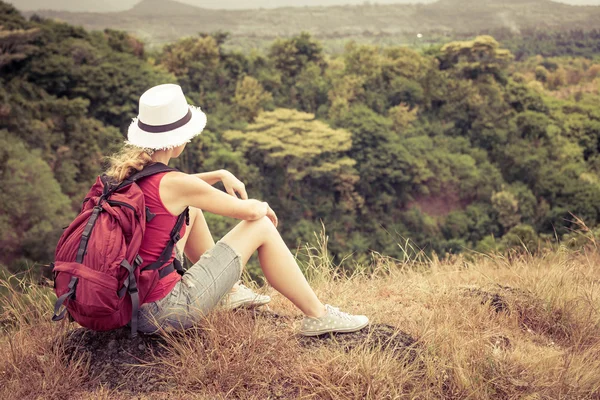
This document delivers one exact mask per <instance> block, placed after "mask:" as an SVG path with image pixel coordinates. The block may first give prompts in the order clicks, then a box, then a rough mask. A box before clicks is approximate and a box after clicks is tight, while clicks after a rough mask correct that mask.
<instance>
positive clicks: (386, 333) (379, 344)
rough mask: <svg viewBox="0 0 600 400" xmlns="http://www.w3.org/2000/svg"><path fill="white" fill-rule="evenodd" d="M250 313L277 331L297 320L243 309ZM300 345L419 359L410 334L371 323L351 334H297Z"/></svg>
mask: <svg viewBox="0 0 600 400" xmlns="http://www.w3.org/2000/svg"><path fill="white" fill-rule="evenodd" d="M238 312H247V313H250V314H251V315H252V316H253V317H254V318H260V319H262V320H266V321H268V322H269V323H270V324H272V325H273V326H274V327H275V328H279V329H284V328H285V329H288V328H289V327H291V326H292V325H294V323H299V322H300V321H299V319H298V318H293V317H288V316H285V315H280V314H277V313H273V312H270V311H266V310H262V309H254V310H240V311H238ZM297 337H298V342H299V343H300V346H302V347H304V348H306V349H314V348H318V347H322V346H328V347H337V348H342V349H344V351H350V350H352V349H355V348H359V347H362V348H368V349H371V350H376V351H384V352H391V353H392V354H393V355H394V356H395V357H396V358H399V359H402V360H405V361H407V362H413V361H414V360H415V359H416V356H417V354H416V349H415V347H416V343H417V341H416V339H414V338H413V337H412V336H410V335H409V334H408V333H405V332H402V331H400V330H398V329H397V328H395V327H393V326H391V325H386V324H370V325H369V326H368V327H366V328H365V329H362V330H360V331H358V332H352V333H327V334H324V335H319V336H310V337H307V336H301V335H297Z"/></svg>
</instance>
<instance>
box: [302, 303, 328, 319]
mask: <svg viewBox="0 0 600 400" xmlns="http://www.w3.org/2000/svg"><path fill="white" fill-rule="evenodd" d="M325 314H327V309H326V308H325V306H324V305H323V304H321V305H319V306H317V307H315V308H314V309H311V310H310V311H309V312H307V313H305V315H306V316H307V317H311V318H321V317H322V316H324V315H325Z"/></svg>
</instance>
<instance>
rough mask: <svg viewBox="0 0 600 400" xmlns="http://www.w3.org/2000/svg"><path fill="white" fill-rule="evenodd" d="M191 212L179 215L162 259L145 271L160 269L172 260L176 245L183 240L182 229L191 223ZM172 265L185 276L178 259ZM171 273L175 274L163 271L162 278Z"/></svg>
mask: <svg viewBox="0 0 600 400" xmlns="http://www.w3.org/2000/svg"><path fill="white" fill-rule="evenodd" d="M189 212H190V209H189V208H186V209H185V211H183V212H182V213H181V214H179V217H177V222H176V223H175V226H174V227H173V229H171V233H170V235H169V242H168V243H167V246H166V247H165V249H164V250H163V252H162V253H161V255H160V257H158V260H156V261H155V262H153V263H152V264H149V265H147V266H145V267H144V268H143V270H144V271H146V270H148V271H152V270H155V269H159V268H160V267H162V266H163V265H165V263H166V262H167V261H169V259H170V258H171V255H172V254H173V248H174V247H175V243H177V242H178V241H179V239H181V234H180V232H181V227H182V226H183V224H185V223H187V222H188V221H189ZM172 265H173V267H172V268H173V269H175V270H176V271H177V272H178V273H179V274H180V275H183V268H182V266H181V263H180V262H179V260H177V259H175V260H173V264H172ZM167 268H169V269H170V268H171V265H169V266H167V267H165V269H167ZM171 272H173V270H169V271H168V272H163V271H162V270H161V271H160V273H161V274H160V277H161V278H162V277H164V276H166V275H168V274H169V273H171Z"/></svg>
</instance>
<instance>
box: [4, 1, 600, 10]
mask: <svg viewBox="0 0 600 400" xmlns="http://www.w3.org/2000/svg"><path fill="white" fill-rule="evenodd" d="M139 1H140V0H103V1H97V0H77V1H73V0H11V1H9V3H12V4H13V5H14V6H15V7H17V8H18V9H19V10H22V11H35V10H57V11H71V12H81V11H87V12H109V11H124V10H128V9H130V8H131V7H133V6H134V5H135V4H137V3H138V2H139ZM180 1H181V2H182V3H185V4H191V5H193V6H196V7H202V8H212V9H228V10H231V9H238V10H244V9H258V8H280V7H327V6H336V5H356V4H363V3H364V2H365V0H252V1H251V2H249V1H248V0H180ZM435 1H436V0H374V1H371V3H378V4H400V3H404V4H407V3H412V4H416V3H420V4H422V3H434V2H435ZM496 1H500V2H501V1H502V0H496ZM554 1H556V2H559V3H566V4H573V5H600V0H554Z"/></svg>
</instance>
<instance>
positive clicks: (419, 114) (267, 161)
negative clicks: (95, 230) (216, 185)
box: [0, 2, 600, 265]
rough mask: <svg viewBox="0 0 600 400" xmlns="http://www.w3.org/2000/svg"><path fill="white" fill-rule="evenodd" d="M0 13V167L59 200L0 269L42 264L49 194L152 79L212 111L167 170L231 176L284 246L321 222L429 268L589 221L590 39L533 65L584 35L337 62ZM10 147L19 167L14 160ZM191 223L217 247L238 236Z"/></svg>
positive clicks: (91, 159) (599, 146)
mask: <svg viewBox="0 0 600 400" xmlns="http://www.w3.org/2000/svg"><path fill="white" fill-rule="evenodd" d="M442 3H443V4H442ZM448 4H449V3H447V2H441V3H440V5H438V6H440V7H442V6H443V7H446V8H445V10H447V9H448V7H449V6H448ZM511 4H512V3H511ZM0 5H1V7H2V9H3V10H4V12H3V13H2V14H0V25H1V26H2V28H1V30H0V63H1V64H2V65H1V66H0V68H2V74H1V75H0V83H1V85H0V129H1V130H3V131H4V132H5V133H3V135H4V136H3V140H5V141H7V143H8V144H7V145H6V149H9V148H10V149H13V150H11V151H12V153H10V157H9V156H8V155H7V156H6V159H4V158H3V159H2V162H3V163H4V162H5V161H6V162H8V161H7V160H13V161H11V163H12V164H11V165H15V166H18V167H19V168H23V171H24V172H23V174H24V175H15V178H14V179H17V176H29V175H28V174H31V169H30V166H35V168H36V170H39V171H40V176H43V177H44V182H50V183H47V185H49V186H48V187H47V186H44V185H46V184H41V183H40V185H39V188H43V189H44V190H45V191H48V192H49V193H52V196H51V198H52V199H53V200H52V202H53V204H60V205H61V206H60V207H58V206H56V207H55V208H54V211H53V212H51V213H50V214H48V217H47V219H46V220H43V221H44V222H43V223H42V222H39V224H41V225H39V224H38V222H36V223H34V224H33V225H31V226H37V225H35V224H38V225H39V228H35V229H38V230H39V231H40V232H41V234H40V236H39V237H40V238H44V239H43V240H42V241H39V242H36V243H37V244H35V243H33V242H27V241H25V239H24V238H25V235H26V233H25V232H26V231H29V229H30V228H29V227H28V228H27V229H25V231H23V233H22V235H21V236H19V237H18V238H17V239H14V238H13V239H14V240H13V239H11V240H13V241H12V242H11V244H10V246H12V247H10V248H11V250H10V252H6V254H5V255H4V256H3V257H1V258H0V262H4V263H5V261H6V258H7V257H8V258H10V259H15V258H23V257H25V258H30V259H32V260H33V261H40V262H48V261H49V260H50V258H51V257H50V255H49V250H48V249H49V248H50V247H51V244H50V242H51V240H50V239H49V238H50V236H51V235H52V234H53V233H52V232H54V231H53V229H55V228H56V227H59V226H63V225H62V222H61V221H62V219H63V218H64V215H67V214H64V215H63V214H61V213H60V212H59V208H61V209H62V207H63V206H62V205H63V204H64V201H65V198H69V199H70V207H69V206H67V207H66V209H67V210H68V211H69V212H73V211H74V210H76V209H77V206H78V204H79V202H80V201H81V196H82V195H83V193H84V192H85V190H86V189H87V188H88V187H89V186H90V184H91V182H92V181H93V178H94V177H95V175H97V174H98V173H99V172H100V171H101V170H102V157H103V156H104V155H107V154H108V153H111V152H112V151H114V149H116V148H117V147H118V146H119V144H120V143H121V142H122V139H123V137H124V136H123V135H124V134H125V132H126V129H127V127H128V125H129V123H130V120H131V118H132V117H133V116H135V114H136V111H137V104H136V103H137V100H138V98H139V96H140V95H141V94H142V93H143V92H144V91H145V90H146V89H147V88H149V87H151V86H153V85H155V84H157V83H165V82H177V83H179V84H180V85H181V86H182V87H183V89H184V91H185V93H186V95H187V96H188V99H189V101H190V102H191V103H194V104H196V105H200V106H201V107H202V108H203V109H204V111H205V112H206V113H207V115H208V116H209V119H208V124H207V128H206V129H205V131H204V132H203V134H202V135H200V136H199V138H198V139H195V140H194V141H192V142H191V143H190V144H189V145H188V146H187V148H186V151H185V152H184V154H183V155H182V156H181V157H180V158H179V159H177V160H173V164H174V165H176V166H178V167H179V168H181V169H182V170H184V171H188V172H201V171H207V170H215V169H221V168H225V169H228V170H230V171H231V172H233V173H234V174H235V175H236V176H238V177H239V178H240V179H241V180H242V181H244V182H245V183H246V186H247V188H248V190H249V194H250V196H251V197H254V198H260V199H263V200H265V201H268V202H269V203H270V204H271V205H272V207H273V208H274V209H275V211H276V212H277V213H278V215H279V217H280V221H281V222H282V223H281V232H282V234H283V236H284V238H285V240H286V242H287V243H289V245H290V246H297V245H301V244H304V243H306V242H310V241H312V238H313V232H314V231H318V230H320V228H321V223H322V222H324V223H325V225H326V226H327V228H328V231H329V234H330V239H329V251H330V252H331V254H332V256H333V257H338V258H340V257H343V256H344V255H346V254H349V253H352V254H353V255H354V257H355V258H356V259H357V260H366V259H368V257H369V254H370V252H371V251H377V252H380V253H384V254H387V255H389V256H392V257H398V258H402V257H404V256H405V255H406V249H404V248H403V247H402V246H398V243H404V242H405V241H406V240H407V239H410V240H412V242H413V243H415V248H416V249H422V250H423V252H424V253H425V254H431V253H434V252H435V253H438V254H440V255H442V256H443V255H444V254H446V253H457V252H461V251H464V250H465V249H478V250H483V251H493V250H506V251H509V250H510V249H511V248H523V245H525V247H526V248H528V249H535V248H537V246H538V245H539V243H541V242H543V241H544V240H560V239H561V238H563V237H564V238H565V239H566V240H568V241H569V243H575V242H574V241H573V240H571V239H572V235H573V230H574V229H577V228H578V226H579V225H578V224H579V222H578V221H580V220H578V219H577V218H580V219H581V220H582V221H584V223H585V224H586V225H587V226H589V228H590V230H594V229H598V227H599V226H600V205H598V202H597V199H598V198H599V197H600V180H599V179H598V173H600V139H599V138H600V113H599V111H598V107H597V104H598V101H599V100H600V65H599V64H598V63H597V61H594V54H596V53H594V50H593V45H592V44H593V42H594V40H596V39H594V38H595V37H596V36H594V35H595V33H593V32H592V33H585V34H583V36H581V37H580V39H576V36H577V34H576V33H574V32H571V33H565V32H563V33H560V34H559V33H556V34H552V35H550V36H548V41H546V42H544V43H546V44H545V45H544V46H546V45H547V46H550V44H548V43H550V42H552V43H553V44H552V45H551V46H550V47H549V50H550V51H549V52H548V55H550V54H551V55H555V54H556V55H564V54H568V49H567V47H569V46H573V45H574V46H577V45H578V44H577V43H583V42H585V43H587V45H586V46H587V47H585V46H584V47H582V49H584V50H585V51H584V50H582V52H584V53H585V54H582V55H584V56H585V58H573V57H547V56H542V55H535V56H531V57H528V56H526V55H528V54H529V53H528V52H529V51H533V50H532V49H536V48H537V47H535V43H534V42H535V41H536V40H537V39H539V37H540V36H539V35H542V34H541V33H539V32H537V31H536V32H537V33H535V34H534V35H532V36H531V37H530V38H529V39H526V36H523V37H522V38H520V39H518V40H517V39H516V38H515V37H514V36H512V35H509V34H508V33H506V32H498V35H497V37H496V38H494V37H492V36H489V35H480V36H476V37H474V38H473V37H465V38H463V39H465V40H460V41H450V42H448V40H446V43H445V44H443V45H439V46H433V47H430V48H428V49H425V50H424V51H417V50H414V49H410V48H407V47H402V46H397V45H394V46H375V45H369V44H365V43H364V42H363V43H347V44H345V46H344V47H343V50H342V51H341V53H340V54H339V55H337V56H334V55H328V54H326V52H325V50H324V46H323V44H322V42H320V41H318V40H316V39H315V38H314V37H312V36H311V35H309V34H307V33H303V34H300V35H297V36H292V37H283V38H280V39H277V40H276V41H274V42H273V43H271V44H270V45H269V46H268V48H267V49H266V51H264V52H258V51H246V52H244V53H242V52H239V51H234V50H228V48H227V43H228V41H229V40H231V39H230V37H229V35H228V34H227V33H223V32H216V33H212V34H207V33H202V34H199V35H196V36H189V37H184V38H181V39H179V40H178V41H176V42H173V43H170V44H168V45H166V46H165V47H164V48H162V49H161V50H159V51H154V52H149V51H148V50H147V49H146V48H145V47H144V45H143V44H142V43H141V42H140V41H139V40H137V39H136V38H134V37H132V36H130V35H128V34H125V33H123V32H120V31H115V30H105V31H102V32H87V31H86V30H84V29H82V28H78V27H73V26H70V25H67V24H64V23H58V22H53V21H49V20H44V19H42V18H39V17H34V18H31V19H30V20H26V19H24V18H22V17H21V16H20V15H19V14H18V13H17V12H16V11H14V9H13V8H12V6H9V5H6V4H5V3H0ZM378 7H379V6H378ZM381 7H382V9H383V8H384V7H383V6H381ZM436 7H437V6H436ZM478 7H479V6H478ZM481 7H483V8H485V7H487V6H485V5H484V6H481ZM511 7H512V6H511ZM515 7H516V6H515ZM477 10H479V11H481V10H480V8H477ZM379 11H381V10H379ZM379 11H377V12H379ZM479 11H478V12H479ZM481 12H483V11H481ZM482 30H483V29H482ZM569 38H570V39H569ZM563 39H565V40H566V39H568V40H566V42H564V43H563V42H561V40H563ZM561 43H563V44H561ZM588 45H589V46H588ZM552 46H554V47H552ZM511 49H512V50H513V51H512V52H511V51H510V50H511ZM519 49H520V50H519ZM523 49H525V50H523ZM515 53H516V54H515ZM532 54H533V53H532ZM544 54H546V53H544ZM515 56H516V58H515ZM6 132H8V133H6ZM17 148H18V149H21V150H19V151H22V152H26V153H27V154H29V155H28V156H27V157H30V158H32V160H30V161H27V162H26V163H25V164H24V163H22V162H17V161H16V156H15V154H16V153H14V152H15V151H17V150H14V149H17ZM4 154H9V153H8V150H5V153H4ZM33 158H35V159H36V160H37V161H35V162H34V161H33ZM2 165H3V168H6V167H4V165H8V164H6V163H4V164H2ZM15 168H16V167H15ZM28 171H29V172H28ZM44 171H46V172H44ZM48 171H50V172H48ZM2 173H3V175H2V176H3V177H6V176H8V175H7V174H6V173H5V171H4V170H2ZM48 174H50V176H48ZM50 178H51V179H50ZM5 179H8V178H5ZM10 179H13V178H10ZM19 179H21V178H19ZM22 179H25V178H22ZM31 179H33V177H32V178H31ZM7 182H8V181H7ZM11 182H12V181H11ZM19 182H20V181H19ZM56 185H58V187H60V190H59V191H58V192H56V190H55V189H56ZM32 190H33V189H32ZM36 190H37V189H36ZM40 190H41V189H40ZM19 193H21V194H19ZM19 193H17V194H16V195H14V196H17V197H18V196H26V195H31V196H38V194H36V193H37V192H36V191H29V192H28V191H27V190H26V189H23V192H19ZM65 196H66V197H65ZM32 201H33V200H32ZM2 207H3V208H2V216H3V217H2V218H4V219H3V220H2V221H3V222H2V223H3V224H5V225H4V226H8V225H6V224H13V223H14V222H11V221H13V219H14V218H17V219H18V218H22V214H19V213H18V212H17V210H18V207H17V208H15V209H14V210H13V207H11V206H10V205H7V204H3V205H2ZM32 215H35V214H32ZM36 218H37V217H36ZM207 219H208V221H209V223H210V224H211V226H212V227H213V228H214V234H215V236H216V238H217V239H218V238H219V236H220V235H222V234H224V233H225V232H226V231H227V229H229V228H230V227H231V226H232V225H233V223H234V221H230V220H228V219H226V218H221V217H215V216H208V217H207ZM15 221H16V220H15ZM19 221H20V220H19ZM36 221H37V220H36ZM40 221H41V220H40ZM27 226H29V225H27ZM51 228H52V229H51ZM31 229H33V228H31ZM32 232H33V231H32ZM3 240H5V239H3ZM6 240H8V239H6ZM17 242H18V243H17ZM42 242H43V243H42ZM7 243H8V242H7ZM27 243H29V244H27ZM7 246H8V244H7ZM5 264H6V263H5ZM7 265H8V264H7Z"/></svg>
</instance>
